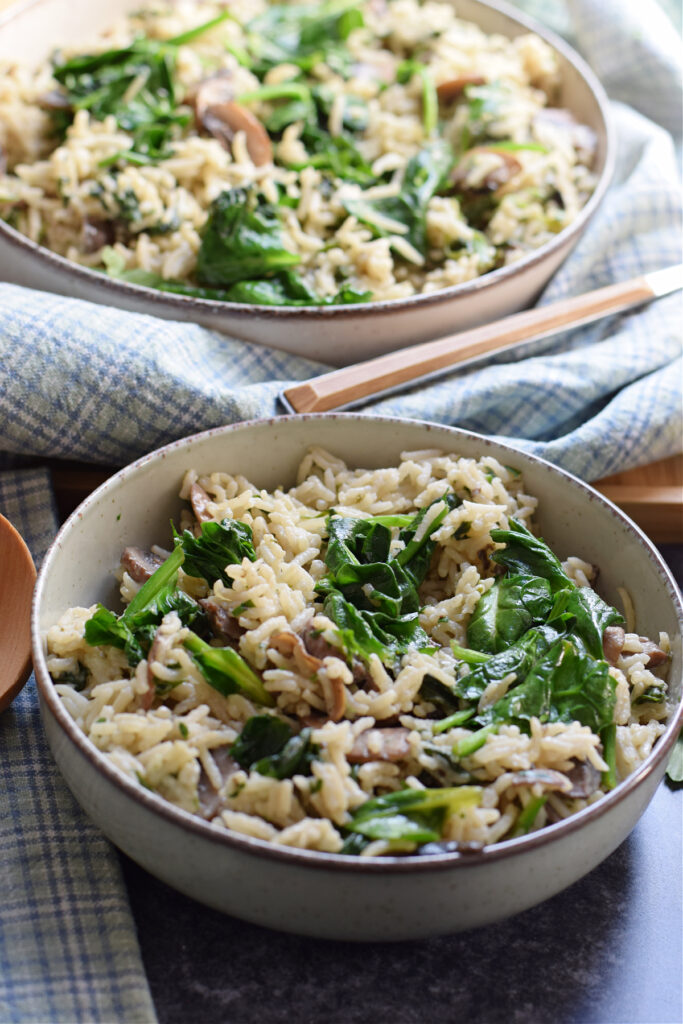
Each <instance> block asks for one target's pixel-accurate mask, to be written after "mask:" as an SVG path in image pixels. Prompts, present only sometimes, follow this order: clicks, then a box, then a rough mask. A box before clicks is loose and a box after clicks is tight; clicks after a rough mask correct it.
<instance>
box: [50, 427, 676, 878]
mask: <svg viewBox="0 0 683 1024" xmlns="http://www.w3.org/2000/svg"><path fill="white" fill-rule="evenodd" d="M320 420H325V421H336V420H339V421H344V420H371V421H373V422H382V423H387V424H394V425H402V426H404V425H406V424H408V425H412V426H414V427H416V428H424V427H428V428H430V429H431V430H434V431H435V432H437V433H438V432H441V433H443V434H444V435H447V436H448V437H451V438H452V439H453V444H452V446H451V447H452V449H453V450H457V440H458V438H465V439H466V440H467V441H474V442H476V443H481V444H482V445H483V446H484V447H485V446H486V445H492V446H496V447H501V448H503V450H504V451H505V452H506V454H507V453H509V454H510V455H511V456H513V458H519V457H520V456H521V458H522V459H523V460H527V461H529V462H531V463H532V464H536V465H540V466H541V467H543V468H544V470H545V471H550V474H551V476H552V475H557V476H558V477H559V478H561V479H562V480H563V481H565V482H569V483H570V486H574V487H577V488H578V489H579V490H580V491H582V492H583V493H584V494H585V496H586V497H587V498H588V499H589V500H592V501H594V502H597V504H598V505H599V506H600V507H603V508H604V510H605V512H606V513H608V514H609V515H611V516H612V517H613V518H615V519H617V520H618V521H619V523H620V524H621V526H622V527H626V529H627V531H628V532H629V533H630V534H631V535H632V538H633V540H634V541H636V542H637V543H639V544H640V545H641V546H643V547H644V548H645V550H646V552H647V554H648V556H649V559H650V561H651V562H652V564H653V567H654V568H655V570H656V571H657V573H658V574H659V576H660V579H661V582H662V584H663V585H664V587H665V589H666V591H667V594H668V597H669V598H670V600H671V602H672V605H673V610H674V612H675V614H676V615H677V617H678V621H679V626H680V628H681V630H682V631H683V603H682V598H681V593H680V591H679V589H678V586H677V584H676V581H675V579H674V577H673V575H672V573H671V571H670V570H669V568H668V566H667V565H666V563H665V562H664V560H663V558H662V556H661V555H660V554H659V552H658V551H657V549H656V547H655V546H654V544H653V543H652V541H650V540H649V538H648V537H647V536H646V535H645V534H644V533H643V531H642V530H641V529H640V528H639V527H638V526H637V525H636V524H635V523H634V522H633V521H632V520H631V519H629V518H628V516H626V515H625V513H623V512H622V511H621V509H619V508H618V507H617V506H616V505H614V504H613V503H612V502H611V501H609V500H608V499H607V498H605V497H603V495H601V494H600V493H599V492H598V491H596V490H595V489H594V488H592V487H591V486H590V485H589V484H586V483H585V482H584V481H583V480H581V479H580V478H579V477H577V476H574V475H573V474H572V473H569V472H568V471H567V470H564V469H561V468H560V467H558V466H555V465H554V464H553V463H551V462H548V461H547V460H546V459H542V458H540V457H539V456H537V455H532V454H531V453H528V452H525V451H522V450H521V449H519V448H516V447H514V446H512V445H508V444H506V443H505V442H504V441H499V440H498V439H497V438H496V439H493V438H489V437H486V436H485V435H482V434H477V433H475V432H474V431H469V430H462V429H460V428H458V427H451V426H449V425H445V424H437V423H430V422H428V421H425V420H416V419H401V418H399V417H394V416H374V415H364V414H362V413H353V412H337V413H307V414H302V415H295V416H278V417H272V418H262V419H253V420H245V421H242V422H239V423H232V424H227V425H225V426H221V427H213V428H211V429H210V430H205V431H201V432H200V433H197V434H192V435H189V436H187V437H184V438H179V439H178V440H176V441H172V442H171V443H169V444H167V445H164V446H163V447H161V448H157V449H155V450H154V451H152V452H149V453H147V454H146V455H143V456H141V457H140V458H139V459H136V460H135V461H134V462H132V463H129V464H128V465H127V466H124V467H123V468H122V469H120V470H119V471H118V472H117V473H115V474H114V475H113V476H111V477H109V479H108V480H106V481H105V482H104V483H103V484H101V485H100V486H99V487H98V488H97V489H96V490H95V491H93V492H92V493H91V494H90V495H88V497H87V498H85V500H84V501H83V502H82V503H81V504H80V505H79V506H78V508H76V509H75V510H74V511H73V512H72V513H71V515H70V516H69V517H68V519H67V520H66V521H65V522H64V524H63V525H62V527H61V528H60V530H59V532H58V533H57V535H56V537H55V538H54V540H53V542H52V544H51V545H50V547H49V549H48V551H47V553H46V555H45V557H44V559H43V562H42V565H41V567H40V571H39V573H38V578H37V581H36V586H35V590H34V594H33V602H32V608H31V634H32V653H33V665H34V671H35V676H36V681H37V686H38V692H39V697H40V700H41V703H42V704H43V705H44V707H43V712H44V713H45V710H46V708H47V709H48V710H49V712H50V713H51V714H52V716H53V718H54V719H55V721H56V723H57V725H58V726H59V727H60V728H61V730H62V733H63V734H65V735H66V737H67V739H68V740H69V741H70V742H71V744H72V745H73V746H75V747H76V749H77V750H78V752H79V754H80V755H81V756H82V757H84V758H85V759H86V760H87V761H88V763H89V764H90V766H91V767H92V768H93V769H94V770H95V771H98V772H100V773H102V774H103V775H104V777H105V779H106V780H107V782H109V783H110V784H113V785H114V786H115V787H116V788H118V790H119V791H121V792H122V794H123V796H124V797H128V798H130V799H132V800H133V801H134V802H135V803H137V804H138V805H140V807H141V808H142V809H143V810H145V811H147V812H151V813H152V815H158V816H161V817H162V818H164V819H165V821H166V822H167V823H168V824H170V825H171V826H174V827H177V828H181V829H185V830H189V831H190V832H191V833H193V834H194V835H195V836H197V837H198V838H200V839H202V840H209V841H210V842H213V843H214V844H217V845H218V846H219V847H228V848H230V849H233V850H235V851H236V852H239V853H242V854H243V855H251V854H253V855H256V856H258V857H263V858H266V859H270V860H275V861H277V862H280V863H284V864H287V863H288V864H290V865H295V866H298V867H306V868H310V867H313V868H316V869H320V870H333V871H342V872H344V873H346V872H352V873H355V874H358V873H360V874H367V873H370V874H373V873H375V872H380V873H413V872H418V873H420V872H422V871H432V870H449V869H454V868H457V869H460V868H470V867H472V868H474V867H481V866H482V865H484V864H488V863H490V862H492V861H498V860H505V859H506V858H508V857H510V856H515V855H517V854H523V853H524V852H526V851H527V850H529V851H531V850H535V849H536V850H537V849H539V848H540V847H542V846H546V845H547V844H549V843H553V842H554V841H556V840H560V839H562V838H563V837H565V836H567V835H569V834H571V833H573V832H575V831H576V830H577V829H580V828H582V827H583V826H584V825H586V824H588V823H590V822H593V821H596V820H598V819H599V818H601V817H602V816H603V815H604V814H605V813H608V812H609V811H610V810H611V809H612V808H613V807H615V806H616V805H617V804H619V803H621V802H622V801H623V800H624V799H626V798H627V797H628V796H630V795H631V794H632V793H633V792H634V791H635V790H636V789H637V788H638V787H639V786H640V785H641V783H643V782H645V781H646V779H647V778H648V777H649V776H650V775H652V773H653V772H655V771H656V770H657V769H658V768H661V769H662V774H663V771H664V762H665V759H668V755H669V752H670V750H671V748H672V747H673V745H674V742H675V741H676V738H677V737H678V734H679V732H680V730H681V728H682V727H683V693H682V694H681V699H680V701H679V704H678V707H677V708H674V709H672V710H671V713H670V715H669V722H668V723H667V726H666V731H665V733H664V734H663V735H662V736H661V738H660V739H659V740H658V742H657V743H656V744H655V746H654V748H653V750H652V751H651V752H650V754H649V755H648V757H647V758H646V759H645V760H644V761H643V762H642V764H641V765H639V766H638V768H637V769H636V770H635V771H634V772H633V773H632V774H631V775H629V776H628V778H627V779H625V780H624V781H623V782H621V783H619V784H618V785H617V786H616V787H615V788H614V789H613V790H612V791H611V792H609V793H607V794H605V796H604V797H602V798H601V799H600V800H598V801H597V802H596V803H594V804H590V805H589V806H588V807H585V808H583V809H582V810H581V811H578V812H577V813H576V814H574V815H572V816H571V817H569V818H565V819H564V820H563V821H560V822H557V823H555V824H553V825H548V826H546V827H545V828H543V829H542V830H540V831H538V832H533V833H531V834H528V835H526V836H520V837H518V838H515V839H507V840H503V841H501V842H499V843H493V844H491V845H490V846H485V847H484V848H483V849H481V850H478V851H476V852H471V853H462V852H456V853H443V854H434V855H430V856H428V857H426V856H422V855H419V854H408V855H403V856H386V857H378V858H373V857H352V856H349V855H346V854H341V853H324V852H322V851H318V850H301V849H293V848H290V847H283V846H277V845H275V844H273V843H270V842H267V841H265V840H260V839H256V838H254V837H252V836H247V835H243V834H240V833H237V832H232V831H231V830H229V829H221V828H218V827H216V826H215V825H212V824H211V823H210V822H209V821H206V820H204V819H202V818H199V817H198V816H196V815H193V814H191V813H190V812H188V811H184V810H182V809H181V808H179V807H176V806H175V805H174V804H171V803H169V802H168V801H166V800H165V799H164V798H163V797H161V796H158V795H157V794H156V793H153V792H150V791H149V790H147V789H145V788H144V787H143V786H140V785H139V784H137V783H135V782H133V780H132V779H129V778H128V777H127V776H126V775H125V774H124V773H123V772H122V771H121V770H120V769H118V768H117V767H116V766H115V765H114V764H113V763H112V762H111V761H110V760H109V759H108V758H107V757H106V755H105V754H104V753H101V752H100V751H99V750H98V749H97V748H96V747H95V746H94V745H93V744H92V742H91V741H90V740H89V739H88V738H87V736H86V735H85V733H84V732H82V730H81V729H80V728H79V727H78V725H77V724H76V722H75V721H74V719H73V718H71V716H70V715H69V713H68V711H67V710H66V708H65V706H64V704H63V702H62V701H61V699H60V698H59V696H58V694H57V692H56V690H55V688H54V683H53V681H52V678H51V677H50V674H49V672H48V670H47V663H46V659H45V641H44V634H43V633H42V632H41V629H40V606H41V602H42V594H43V589H44V586H45V580H46V578H47V576H48V575H49V572H50V565H51V562H52V560H53V559H54V558H55V557H56V554H57V553H58V551H59V550H60V548H61V546H62V538H63V537H64V536H65V535H67V534H68V533H70V532H71V531H72V529H74V528H75V526H76V524H77V523H78V521H79V520H80V519H81V518H82V514H83V511H84V510H85V509H87V508H88V507H89V506H90V505H96V504H97V503H98V502H99V501H100V500H101V499H102V498H103V497H105V496H106V495H108V494H109V492H110V491H112V490H115V489H117V488H118V487H119V485H122V484H123V483H124V482H125V481H126V480H127V479H128V477H129V476H131V475H136V474H137V473H139V472H140V471H141V470H142V469H143V468H144V467H145V466H146V465H147V464H148V463H149V462H151V461H154V462H156V461H163V460H164V459H165V458H166V456H167V455H169V454H171V453H173V452H175V451H176V450H178V449H182V448H183V447H190V446H192V445H194V444H196V443H200V442H202V441H203V440H204V439H207V438H210V437H214V436H215V437H221V436H224V435H226V434H232V433H235V432H237V433H239V432H241V431H244V430H250V429H253V428H255V427H261V428H266V427H267V426H269V425H270V426H278V427H282V426H283V424H284V425H285V429H286V424H287V423H292V422H299V421H306V422H312V423H315V422H316V421H320Z"/></svg>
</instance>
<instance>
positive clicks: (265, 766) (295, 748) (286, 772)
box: [252, 728, 318, 779]
mask: <svg viewBox="0 0 683 1024" xmlns="http://www.w3.org/2000/svg"><path fill="white" fill-rule="evenodd" d="M311 731H312V730H311V729H308V728H306V729H302V730H301V732H300V733H298V735H296V736H292V737H291V739H289V740H287V742H286V743H285V745H284V746H283V747H282V749H281V750H278V751H277V752H275V753H273V754H271V755H270V757H264V758H262V759H261V760H260V761H257V762H256V764H254V765H252V768H253V769H254V771H257V772H258V773H259V775H267V776H269V777H270V778H273V779H291V778H292V776H293V775H308V774H309V773H310V767H311V763H312V762H313V761H314V760H315V757H316V754H317V752H318V748H317V747H316V746H314V745H313V744H312V743H311Z"/></svg>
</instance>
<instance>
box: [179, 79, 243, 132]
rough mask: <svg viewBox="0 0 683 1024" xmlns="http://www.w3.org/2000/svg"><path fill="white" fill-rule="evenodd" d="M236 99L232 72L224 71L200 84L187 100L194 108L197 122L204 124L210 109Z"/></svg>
mask: <svg viewBox="0 0 683 1024" xmlns="http://www.w3.org/2000/svg"><path fill="white" fill-rule="evenodd" d="M234 98H235V85H234V83H233V80H232V72H231V71H227V70H224V71H219V72H218V73H217V74H215V75H211V77H210V78H205V79H203V81H201V82H199V83H198V84H197V86H196V87H195V89H194V91H193V92H192V93H191V94H189V95H188V96H187V97H186V100H187V102H188V103H191V104H192V105H193V106H194V109H195V114H196V115H197V120H198V121H199V122H200V123H203V121H204V115H205V114H206V112H207V110H208V109H209V108H210V107H217V106H219V105H220V104H221V103H228V102H229V101H230V100H234Z"/></svg>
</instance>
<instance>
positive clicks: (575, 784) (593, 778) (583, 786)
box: [565, 758, 602, 797]
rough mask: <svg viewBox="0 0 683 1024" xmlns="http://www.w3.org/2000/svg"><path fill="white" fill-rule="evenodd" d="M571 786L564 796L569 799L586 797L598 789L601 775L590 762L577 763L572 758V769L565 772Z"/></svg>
mask: <svg viewBox="0 0 683 1024" xmlns="http://www.w3.org/2000/svg"><path fill="white" fill-rule="evenodd" d="M565 775H566V777H567V778H568V779H569V781H570V782H571V784H572V788H571V789H570V790H569V792H568V793H567V794H566V795H567V796H571V797H587V796H590V795H591V794H592V793H596V792H597V791H598V790H599V789H600V783H601V782H602V773H601V772H599V771H598V769H597V768H596V767H595V766H594V765H592V764H591V763H590V761H578V760H577V759H576V758H574V767H573V768H571V769H570V770H569V771H568V772H565Z"/></svg>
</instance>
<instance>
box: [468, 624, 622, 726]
mask: <svg viewBox="0 0 683 1024" xmlns="http://www.w3.org/2000/svg"><path fill="white" fill-rule="evenodd" d="M615 685H616V684H615V681H614V679H613V678H612V676H611V675H610V674H609V666H608V664H607V662H604V661H595V660H594V659H593V658H591V657H590V656H588V655H585V654H582V653H580V652H579V651H577V650H576V649H575V647H574V646H573V644H572V643H571V641H570V640H568V639H560V640H558V641H557V643H555V644H554V645H553V646H552V647H551V648H550V650H549V651H548V652H547V654H546V655H545V657H543V658H541V659H538V660H537V661H536V662H535V663H534V664H533V665H532V666H531V668H530V671H529V672H528V673H527V675H526V678H525V679H524V682H523V683H521V684H520V685H518V686H514V687H513V688H512V689H511V690H510V691H509V692H508V693H507V694H506V695H505V696H504V697H503V698H502V699H501V700H499V701H497V702H496V703H495V704H494V705H493V706H492V707H490V708H487V709H486V710H485V711H483V712H482V713H481V714H479V715H478V716H477V721H479V722H481V723H482V724H488V723H489V722H515V723H517V724H520V723H523V722H528V721H530V719H531V718H538V719H539V720H540V721H541V722H580V723H581V725H587V726H588V727H589V728H590V729H591V730H592V731H593V732H594V733H596V734H599V733H600V732H601V730H603V729H604V728H605V727H606V726H608V725H610V724H611V723H612V720H613V717H614V706H615V702H616V696H615Z"/></svg>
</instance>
